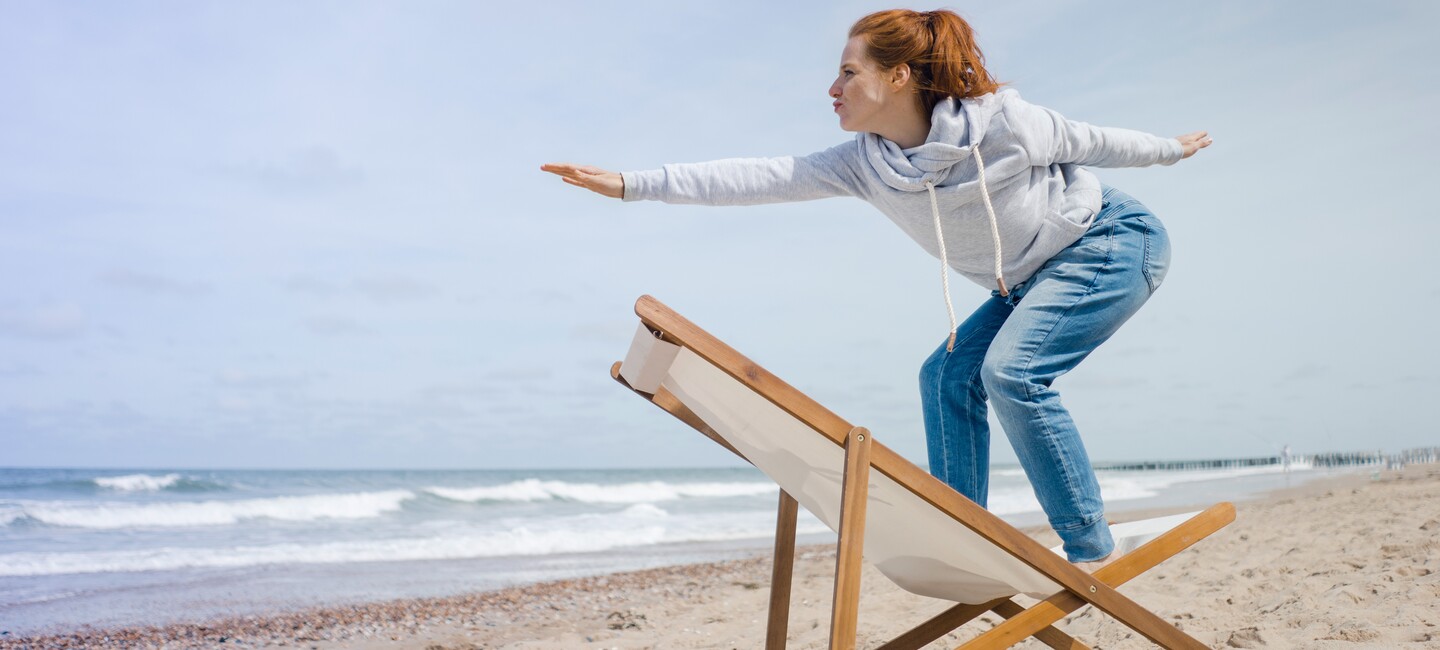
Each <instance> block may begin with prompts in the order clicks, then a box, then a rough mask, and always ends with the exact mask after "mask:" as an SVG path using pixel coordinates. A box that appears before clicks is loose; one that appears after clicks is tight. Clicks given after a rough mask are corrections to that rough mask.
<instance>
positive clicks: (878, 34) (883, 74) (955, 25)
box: [541, 9, 1211, 570]
mask: <svg viewBox="0 0 1440 650" xmlns="http://www.w3.org/2000/svg"><path fill="white" fill-rule="evenodd" d="M830 96H831V97H833V98H834V99H835V102H834V107H835V112H836V114H838V115H839V117H840V128H842V129H844V130H846V131H855V132H857V133H858V135H857V136H856V137H855V139H854V140H853V141H850V142H846V143H844V144H841V145H839V146H836V147H833V148H831V149H827V150H825V151H821V152H818V153H815V154H811V155H809V156H805V157H802V158H796V157H784V158H757V159H731V160H719V161H714V162H708V163H696V164H683V165H665V166H664V167H663V168H662V169H658V170H651V171H640V172H624V173H623V174H617V173H612V172H608V171H605V170H602V169H599V168H596V167H589V166H577V165H571V164H568V163H560V164H547V165H544V166H542V167H541V169H543V170H545V171H549V172H552V173H555V174H558V175H559V176H561V178H563V179H564V181H565V182H566V183H569V184H571V185H576V186H579V187H583V188H586V189H589V190H592V191H594V192H598V193H600V194H603V195H605V196H609V197H614V198H622V199H624V200H626V201H634V200H640V199H652V200H660V201H666V202H670V203H703V204H709V205H740V204H756V203H768V202H779V201H803V200H808V199H819V198H824V197H830V196H840V195H847V196H855V197H859V198H862V199H864V200H866V201H868V202H870V203H871V204H873V205H874V206H875V207H877V208H879V210H880V211H881V212H882V213H884V214H885V215H886V216H887V217H889V218H890V219H891V220H893V221H894V222H895V223H896V224H897V225H899V226H900V228H901V229H903V230H904V231H905V232H906V233H907V234H908V235H910V236H911V237H912V238H913V239H915V241H916V242H917V243H919V244H920V245H921V247H923V248H924V249H925V250H927V251H929V252H930V253H931V254H932V255H935V256H936V257H938V258H940V261H941V279H942V287H943V288H944V290H945V302H946V307H947V309H948V310H949V312H950V326H951V327H950V329H951V332H950V335H949V336H948V337H947V339H946V340H945V341H944V342H943V343H942V344H941V345H940V347H939V348H938V349H937V350H936V351H935V353H934V354H932V355H931V356H930V358H929V359H928V360H926V361H925V363H924V365H923V366H922V368H921V371H920V389H921V403H922V406H923V408H924V419H925V435H926V441H927V445H928V451H929V460H930V472H931V473H932V474H934V475H935V476H936V477H938V478H939V479H941V480H943V481H945V482H946V483H948V484H949V485H950V486H952V487H954V488H955V489H956V490H957V491H959V492H960V493H961V494H964V495H965V496H966V497H969V498H970V499H972V500H974V501H975V502H976V503H978V504H980V505H981V506H984V505H985V501H986V496H987V492H988V488H989V463H990V458H989V455H990V454H989V445H990V432H989V425H988V424H987V422H986V401H987V400H988V401H989V402H990V403H991V404H993V405H994V407H995V413H996V416H997V418H998V419H999V421H1000V423H1001V425H1002V426H1003V427H1004V430H1005V433H1006V435H1007V436H1008V437H1009V439H1010V443H1011V445H1012V446H1013V447H1014V449H1015V453H1016V455H1017V456H1018V457H1019V460H1020V464H1021V466H1022V467H1024V469H1025V473H1026V475H1027V476H1028V477H1029V479H1030V482H1031V484H1032V485H1033V486H1034V489H1035V494H1036V497H1037V498H1038V499H1039V501H1040V504H1041V506H1042V507H1043V508H1044V510H1045V513H1046V516H1047V517H1048V518H1049V521H1050V525H1051V526H1052V527H1053V528H1054V529H1055V532H1056V533H1057V534H1059V536H1060V538H1061V540H1062V541H1063V542H1064V548H1065V553H1066V555H1067V557H1068V558H1069V560H1070V561H1071V562H1075V563H1077V564H1082V565H1084V566H1085V568H1086V569H1088V570H1093V569H1095V568H1098V566H1100V565H1101V564H1103V563H1105V562H1108V561H1109V559H1110V558H1109V557H1108V556H1110V554H1111V552H1112V550H1113V549H1114V542H1113V541H1112V539H1111V536H1110V529H1109V527H1108V526H1107V525H1106V521H1105V512H1104V505H1103V503H1101V499H1100V488H1099V484H1098V482H1097V481H1096V478H1095V472H1094V470H1093V469H1092V468H1091V466H1090V461H1089V458H1088V457H1087V456H1086V453H1085V448H1084V445H1083V444H1082V443H1081V441H1080V434H1079V432H1078V431H1077V429H1076V428H1075V423H1074V422H1073V421H1072V420H1071V418H1070V414H1069V412H1067V411H1066V410H1065V407H1064V406H1063V405H1061V403H1060V396H1059V394H1058V393H1057V392H1056V391H1055V390H1054V389H1053V388H1052V384H1053V382H1054V381H1055V380H1056V379H1057V378H1058V377H1060V376H1061V375H1063V374H1065V373H1066V372H1067V371H1069V370H1070V369H1071V368H1074V367H1075V366H1076V364H1078V363H1080V361H1081V360H1082V359H1084V358H1085V357H1086V356H1087V355H1089V354H1090V352H1092V351H1093V350H1094V349H1095V348H1096V347H1098V346H1099V345H1100V344H1101V343H1103V342H1104V341H1105V340H1106V339H1108V338H1109V337H1110V336H1111V335H1112V334H1114V333H1115V331H1116V329H1118V328H1119V327H1120V325H1121V324H1122V323H1124V322H1125V321H1126V320H1127V319H1129V318H1130V316H1131V315H1132V314H1134V313H1135V311H1136V310H1138V309H1139V308H1140V306H1141V305H1142V304H1144V303H1145V301H1146V300H1147V299H1148V298H1149V297H1150V294H1151V293H1152V292H1154V291H1155V289H1156V288H1157V287H1159V285H1160V282H1161V281H1162V280H1163V279H1164V276H1165V271H1166V268H1167V267H1168V264H1169V258H1170V244H1169V241H1168V239H1167V238H1166V233H1165V229H1164V227H1163V226H1161V224H1160V221H1159V220H1158V219H1156V218H1155V216H1154V215H1153V214H1151V213H1150V211H1149V210H1148V209H1146V208H1145V206H1144V205H1142V204H1141V203H1140V202H1139V201H1137V200H1135V199H1134V198H1131V197H1130V196H1127V195H1125V194H1124V193H1122V192H1120V191H1118V190H1115V189H1113V188H1108V187H1104V186H1102V185H1101V184H1100V182H1099V181H1098V180H1096V178H1095V176H1094V175H1093V174H1091V173H1090V172H1088V171H1086V170H1085V169H1083V168H1082V166H1087V165H1088V166H1097V167H1137V166H1145V165H1153V164H1156V163H1159V164H1165V165H1169V164H1173V163H1175V162H1176V161H1178V160H1180V159H1182V158H1188V157H1190V156H1191V155H1193V154H1194V153H1195V152H1196V151H1198V150H1200V149H1203V148H1205V147H1207V146H1209V145H1210V143H1211V140H1210V138H1209V137H1207V135H1206V133H1205V132H1203V131H1201V132H1196V133H1191V134H1188V135H1184V136H1180V137H1178V138H1173V139H1172V138H1160V137H1157V136H1153V135H1149V134H1145V133H1140V132H1137V131H1129V130H1125V129H1113V128H1099V127H1094V126H1090V125H1088V124H1083V123H1078V122H1071V121H1068V120H1066V119H1065V118H1064V117H1062V116H1060V115H1059V114H1058V113H1055V112H1054V111H1051V110H1049V109H1045V108H1041V107H1039V106H1035V105H1033V104H1029V103H1026V102H1025V101H1023V100H1021V99H1020V96H1019V94H1017V93H1016V92H1014V91H1013V90H1004V91H1001V90H1000V89H999V84H998V83H996V82H995V80H994V79H992V78H991V76H990V74H989V73H988V72H987V71H986V70H985V65H984V58H983V56H982V55H981V53H980V50H979V48H978V47H977V46H976V44H975V39H974V35H973V33H972V31H971V29H970V26H969V24H967V23H966V22H965V21H964V20H963V19H961V18H960V17H959V16H957V15H956V14H954V13H952V12H949V11H932V12H914V11H909V10H903V9H896V10H891V11H882V12H878V13H874V14H871V15H868V16H865V17H864V18H861V19H860V20H859V21H858V22H856V23H855V25H854V26H853V27H851V29H850V38H849V41H848V42H847V43H846V45H845V49H844V51H843V52H842V53H841V60H840V73H839V77H838V78H837V79H836V80H835V83H834V84H832V85H831V86H830ZM950 268H953V269H955V270H956V271H958V272H959V273H960V274H961V275H963V276H965V277H967V278H969V279H971V280H973V281H975V282H978V283H979V284H981V285H982V286H986V287H990V288H992V289H993V291H992V293H991V297H990V299H989V300H987V301H986V302H984V303H983V304H981V305H980V307H979V309H977V310H975V312H974V313H973V314H971V316H970V317H969V318H968V319H966V320H965V322H964V323H961V324H960V325H959V326H958V327H957V326H956V323H955V311H954V308H953V307H951V305H950V291H949V283H948V274H947V270H948V269H950Z"/></svg>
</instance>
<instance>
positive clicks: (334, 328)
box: [305, 315, 372, 336]
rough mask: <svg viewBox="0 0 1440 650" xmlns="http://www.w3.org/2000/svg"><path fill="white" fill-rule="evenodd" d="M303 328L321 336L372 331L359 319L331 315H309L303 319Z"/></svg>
mask: <svg viewBox="0 0 1440 650" xmlns="http://www.w3.org/2000/svg"><path fill="white" fill-rule="evenodd" d="M305 328H306V329H308V330H310V331H311V332H313V333H315V334H319V335H321V336H358V335H364V334H370V333H371V332H372V330H371V329H370V328H368V327H365V326H364V325H361V324H360V321H357V320H355V319H353V318H347V317H345V316H333V315H326V316H311V317H310V318H307V319H306V320H305Z"/></svg>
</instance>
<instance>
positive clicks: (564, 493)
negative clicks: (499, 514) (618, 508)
mask: <svg viewBox="0 0 1440 650" xmlns="http://www.w3.org/2000/svg"><path fill="white" fill-rule="evenodd" d="M775 490H776V487H775V485H774V484H772V483H761V482H737V483H667V482H665V481H647V482H643V483H615V484H608V485H607V484H601V483H568V482H565V481H541V480H539V479H525V480H522V481H514V482H511V483H505V484H503V485H494V486H484V487H472V488H449V487H428V488H425V491H426V492H429V493H430V494H433V495H435V496H438V497H441V498H444V499H450V500H452V501H468V502H472V503H475V502H481V501H548V500H552V499H556V500H565V501H579V502H581V503H654V502H657V501H674V500H677V499H686V498H725V497H746V496H759V495H768V494H774V493H775Z"/></svg>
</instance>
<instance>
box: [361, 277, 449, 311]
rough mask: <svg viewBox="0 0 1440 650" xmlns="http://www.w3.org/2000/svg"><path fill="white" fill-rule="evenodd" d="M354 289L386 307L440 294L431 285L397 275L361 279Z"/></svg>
mask: <svg viewBox="0 0 1440 650" xmlns="http://www.w3.org/2000/svg"><path fill="white" fill-rule="evenodd" d="M354 287H355V290H356V291H359V292H360V293H361V294H363V295H364V296H365V297H366V298H369V299H371V300H374V301H375V302H378V303H381V304H387V305H388V304H392V303H397V302H412V301H416V300H424V299H426V298H429V297H431V296H434V295H436V294H438V293H440V290H439V289H437V288H436V287H435V286H434V285H432V284H428V283H425V282H422V281H420V280H416V279H414V278H407V277H404V276H399V275H389V276H379V277H369V278H361V279H359V280H356V281H355V283H354Z"/></svg>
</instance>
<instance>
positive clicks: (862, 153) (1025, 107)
mask: <svg viewBox="0 0 1440 650" xmlns="http://www.w3.org/2000/svg"><path fill="white" fill-rule="evenodd" d="M977 148H978V151H976V149H977ZM1182 154H1183V150H1182V149H1181V147H1180V143H1179V141H1177V140H1175V139H1173V138H1162V137H1158V136H1154V135H1150V134H1148V133H1141V132H1139V131H1131V130H1128V129H1116V128H1104V127H1097V126H1091V125H1089V124H1084V123H1081V122H1072V121H1069V120H1067V119H1065V118H1064V117H1063V116H1061V115H1060V114H1059V113H1056V112H1054V111H1052V110H1049V109H1047V108H1043V107H1040V106H1036V105H1034V104H1030V103H1028V102H1026V101H1024V100H1022V99H1020V94H1019V93H1017V92H1015V91H1014V90H1008V89H1007V90H1002V91H1000V92H998V93H992V94H988V95H982V96H980V97H975V98H968V99H961V100H958V101H957V100H955V99H954V98H947V99H945V100H943V101H941V102H940V103H939V104H936V106H935V110H934V112H933V113H932V115H931V121H930V135H929V137H928V138H926V140H925V144H922V145H920V146H918V147H912V148H910V149H901V148H900V147H899V146H898V145H896V144H895V143H894V142H891V141H889V140H886V139H884V138H881V137H880V136H877V135H875V134H873V133H860V134H857V135H856V137H855V139H854V140H853V141H850V142H846V143H844V144H841V145H838V146H835V147H831V148H830V149H826V150H824V151H820V152H816V153H813V154H810V155H808V156H804V157H794V156H785V157H780V158H731V159H726V160H716V161H713V162H705V163H689V164H671V165H665V166H664V167H663V168H662V169H655V170H648V171H638V172H623V173H622V176H623V177H624V180H625V200H626V201H636V200H645V199H649V200H659V201H665V202H667V203H698V204H704V205H754V204H760V203H778V202H784V201H806V200H811V199H821V198H826V197H831V196H855V197H859V198H861V199H864V200H866V201H868V202H870V203H871V204H872V205H874V206H875V207H876V208H879V210H880V211H881V212H882V213H884V214H885V216H887V217H889V218H890V220H891V221H894V222H895V224H896V225H898V226H900V229H901V230H904V231H905V233H906V234H908V235H910V237H911V238H912V239H914V240H915V241H916V242H918V243H919V244H920V246H921V247H922V248H924V249H925V250H926V251H929V252H930V254H931V255H934V256H936V257H942V250H941V247H940V245H939V242H940V237H937V235H936V232H937V230H939V231H941V232H943V238H944V249H945V251H944V252H945V253H946V254H945V255H943V259H945V261H946V262H947V263H948V264H949V265H950V267H951V268H953V269H955V270H956V271H957V272H959V273H960V274H961V275H964V276H965V277H967V278H969V279H970V280H972V281H974V282H976V283H978V284H980V285H981V286H984V287H988V288H992V289H993V288H996V287H997V280H999V279H1000V278H1001V277H1002V276H1003V280H1000V284H999V286H1001V287H1004V286H1006V285H1013V284H1017V283H1020V282H1024V281H1025V280H1027V279H1029V278H1030V276H1031V275H1034V273H1035V272H1036V271H1038V270H1039V269H1040V267H1041V266H1043V265H1044V264H1045V262H1046V261H1047V260H1049V259H1050V258H1051V257H1052V256H1054V255H1055V254H1056V253H1058V252H1060V251H1061V250H1062V249H1064V248H1065V247H1066V246H1069V245H1070V244H1072V243H1074V242H1075V241H1076V240H1077V239H1079V238H1080V236H1081V235H1083V234H1084V233H1085V230H1086V229H1087V228H1089V227H1090V224H1091V222H1092V221H1093V220H1094V217H1095V213H1096V212H1098V211H1099V210H1100V193H1101V190H1100V182H1099V180H1097V179H1096V178H1095V175H1094V174H1091V173H1090V172H1088V171H1086V170H1085V169H1082V168H1081V166H1082V165H1090V166H1096V167H1143V166H1146V165H1153V164H1156V163H1160V164H1165V165H1169V164H1173V163H1175V162H1176V161H1178V160H1180V157H1181V155H1182ZM982 170H983V178H984V181H983V182H982V180H981V178H982V176H981V173H982ZM927 185H933V188H934V192H933V194H932V193H931V192H929V191H928V190H929V189H930V188H929V187H927ZM987 200H988V202H989V203H990V204H992V205H993V211H989V210H987V209H986V203H987ZM997 244H998V245H997ZM997 267H998V268H997Z"/></svg>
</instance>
